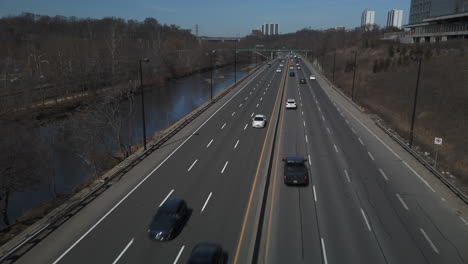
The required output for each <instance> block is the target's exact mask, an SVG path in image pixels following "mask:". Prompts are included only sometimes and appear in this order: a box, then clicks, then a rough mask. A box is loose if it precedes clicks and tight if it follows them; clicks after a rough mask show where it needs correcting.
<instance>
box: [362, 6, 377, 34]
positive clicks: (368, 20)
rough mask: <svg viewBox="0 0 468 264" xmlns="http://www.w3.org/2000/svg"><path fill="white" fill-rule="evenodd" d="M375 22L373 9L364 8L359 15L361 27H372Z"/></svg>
mask: <svg viewBox="0 0 468 264" xmlns="http://www.w3.org/2000/svg"><path fill="white" fill-rule="evenodd" d="M374 24H375V11H374V10H370V9H367V8H366V9H364V11H363V12H362V15H361V27H362V28H366V29H372V27H373V25H374Z"/></svg>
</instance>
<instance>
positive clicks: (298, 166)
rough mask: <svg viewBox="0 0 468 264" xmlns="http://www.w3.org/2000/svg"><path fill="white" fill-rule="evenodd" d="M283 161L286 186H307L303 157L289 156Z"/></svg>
mask: <svg viewBox="0 0 468 264" xmlns="http://www.w3.org/2000/svg"><path fill="white" fill-rule="evenodd" d="M283 161H284V163H285V164H284V183H285V184H286V185H307V184H309V173H308V171H307V166H306V164H305V162H306V161H307V159H305V158H304V157H296V156H290V157H286V158H284V159H283Z"/></svg>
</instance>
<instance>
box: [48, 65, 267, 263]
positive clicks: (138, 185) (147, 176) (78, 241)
mask: <svg viewBox="0 0 468 264" xmlns="http://www.w3.org/2000/svg"><path fill="white" fill-rule="evenodd" d="M259 74H260V72H259V73H258V74H257V75H256V76H255V77H253V78H252V79H250V81H248V82H247V83H246V84H245V85H244V87H242V88H241V89H239V91H237V92H236V93H235V94H234V95H233V96H232V97H231V98H229V99H228V100H227V101H226V102H224V104H223V105H221V106H220V107H219V108H218V110H216V111H215V112H214V113H213V114H211V116H210V117H208V119H206V120H205V122H203V123H202V124H201V125H200V126H199V127H198V128H197V129H196V130H195V131H194V132H193V133H192V134H190V136H188V137H187V138H186V139H185V140H184V141H183V142H182V143H180V145H179V146H178V147H177V148H176V149H175V150H173V151H172V152H171V153H170V154H169V155H168V156H167V157H166V158H165V159H164V160H163V161H162V162H161V163H159V165H158V166H157V167H156V168H154V169H153V170H152V171H151V172H150V173H149V174H148V175H146V176H145V178H143V180H141V181H140V183H138V184H137V185H136V186H135V187H133V189H132V190H130V192H128V193H127V194H126V195H125V196H124V197H123V198H122V199H120V201H119V202H118V203H117V204H115V205H114V206H113V207H112V208H111V209H110V210H109V211H108V212H107V213H106V214H105V215H104V216H102V217H101V218H100V219H99V220H98V221H97V222H96V223H95V224H94V225H93V226H92V227H91V228H89V229H88V231H86V232H85V233H84V234H83V235H82V236H81V237H80V238H78V239H77V240H76V241H75V243H73V244H72V245H71V246H70V247H68V248H67V250H65V252H63V253H62V254H61V255H60V256H59V257H58V258H57V259H56V260H55V261H54V262H53V263H52V264H56V263H58V262H59V261H60V260H61V259H62V258H63V257H64V256H65V255H66V254H68V252H70V250H72V249H73V248H74V247H75V246H76V245H77V244H78V243H80V241H81V240H83V238H85V237H86V236H87V235H88V234H89V233H90V232H91V231H93V230H94V228H96V226H98V225H99V224H100V223H101V222H102V221H103V220H104V219H106V217H107V216H108V215H109V214H111V213H112V212H113V211H114V210H115V208H117V207H118V206H119V205H120V204H121V203H122V202H123V201H125V199H127V198H128V197H129V196H130V195H131V194H132V193H133V192H134V191H135V190H136V189H138V188H139V187H140V186H141V185H142V184H143V183H144V182H145V181H146V180H147V179H148V178H149V177H150V176H151V175H152V174H153V173H154V172H155V171H156V170H158V169H159V168H160V167H161V166H162V165H163V164H164V163H165V162H166V161H167V160H168V159H169V158H170V157H172V155H174V153H176V152H177V150H179V149H180V148H181V147H182V146H183V145H184V144H185V143H186V142H187V141H189V139H191V138H192V137H193V135H194V134H196V133H197V132H198V131H199V130H200V129H201V128H202V127H203V126H205V124H206V123H208V121H210V120H211V118H213V116H215V115H216V114H217V113H218V112H219V111H220V110H221V109H223V108H224V106H226V105H227V104H228V103H229V102H231V100H232V99H234V98H235V97H236V96H237V95H238V94H239V93H240V92H242V91H243V90H244V89H245V87H247V85H248V84H249V83H251V82H252V81H253V80H254V79H255V78H256V77H258V75H259Z"/></svg>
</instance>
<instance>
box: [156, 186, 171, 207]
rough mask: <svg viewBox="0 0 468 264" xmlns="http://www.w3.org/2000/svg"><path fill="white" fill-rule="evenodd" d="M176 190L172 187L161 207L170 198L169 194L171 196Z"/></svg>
mask: <svg viewBox="0 0 468 264" xmlns="http://www.w3.org/2000/svg"><path fill="white" fill-rule="evenodd" d="M173 192H174V189H172V190H171V191H170V192H169V194H168V195H166V198H164V200H163V201H162V202H161V203H160V204H159V207H161V206H162V205H163V204H164V203H165V202H166V201H167V199H169V196H171V194H172V193H173Z"/></svg>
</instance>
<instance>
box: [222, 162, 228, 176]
mask: <svg viewBox="0 0 468 264" xmlns="http://www.w3.org/2000/svg"><path fill="white" fill-rule="evenodd" d="M228 163H229V161H226V163H224V167H223V169H222V170H221V173H224V170H225V169H226V166H227V165H228Z"/></svg>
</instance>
